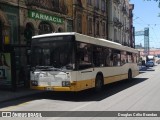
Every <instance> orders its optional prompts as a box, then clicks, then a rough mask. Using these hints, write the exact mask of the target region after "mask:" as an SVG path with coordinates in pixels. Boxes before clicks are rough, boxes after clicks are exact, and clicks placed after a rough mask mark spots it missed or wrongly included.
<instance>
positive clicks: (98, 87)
mask: <svg viewBox="0 0 160 120" xmlns="http://www.w3.org/2000/svg"><path fill="white" fill-rule="evenodd" d="M102 88H103V77H102V75H97V77H96V81H95V91H96V92H100V91H101V90H102Z"/></svg>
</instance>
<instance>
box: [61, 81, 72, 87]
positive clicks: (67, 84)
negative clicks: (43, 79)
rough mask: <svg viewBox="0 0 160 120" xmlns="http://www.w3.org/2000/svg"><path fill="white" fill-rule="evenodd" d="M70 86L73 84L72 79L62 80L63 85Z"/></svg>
mask: <svg viewBox="0 0 160 120" xmlns="http://www.w3.org/2000/svg"><path fill="white" fill-rule="evenodd" d="M69 86H71V82H70V81H62V87H69Z"/></svg>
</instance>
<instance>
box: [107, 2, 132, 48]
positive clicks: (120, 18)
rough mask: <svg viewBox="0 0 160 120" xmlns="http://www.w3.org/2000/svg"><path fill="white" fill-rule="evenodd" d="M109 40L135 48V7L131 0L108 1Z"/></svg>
mask: <svg viewBox="0 0 160 120" xmlns="http://www.w3.org/2000/svg"><path fill="white" fill-rule="evenodd" d="M107 8H108V10H107V11H108V39H109V40H111V41H114V42H117V43H121V44H122V45H126V46H129V47H133V45H132V44H133V43H134V39H133V33H134V31H133V22H132V18H133V16H132V15H133V14H132V10H133V8H134V7H133V5H130V4H129V0H108V1H107Z"/></svg>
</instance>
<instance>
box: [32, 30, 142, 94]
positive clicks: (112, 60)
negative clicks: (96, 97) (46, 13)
mask: <svg viewBox="0 0 160 120" xmlns="http://www.w3.org/2000/svg"><path fill="white" fill-rule="evenodd" d="M137 62H138V51H137V50H135V49H133V48H130V47H127V46H123V45H121V44H119V43H116V42H112V41H109V40H106V39H102V38H94V37H91V36H87V35H83V34H79V33H76V32H64V33H51V34H44V35H37V36H33V37H32V43H31V71H30V87H31V89H37V90H46V91H71V92H78V91H82V90H86V89H91V88H94V89H95V90H96V91H100V90H101V89H102V87H103V86H104V85H106V84H109V83H113V82H116V81H120V80H124V79H128V80H131V79H132V78H133V77H135V76H136V75H138V74H139V67H138V65H137Z"/></svg>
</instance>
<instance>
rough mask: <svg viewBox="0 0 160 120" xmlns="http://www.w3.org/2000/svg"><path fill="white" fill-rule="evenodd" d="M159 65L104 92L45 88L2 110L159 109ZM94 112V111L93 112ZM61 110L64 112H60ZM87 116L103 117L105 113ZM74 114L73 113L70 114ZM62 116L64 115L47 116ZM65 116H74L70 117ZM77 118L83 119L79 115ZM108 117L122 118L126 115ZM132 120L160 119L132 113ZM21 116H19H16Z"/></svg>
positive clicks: (143, 70)
mask: <svg viewBox="0 0 160 120" xmlns="http://www.w3.org/2000/svg"><path fill="white" fill-rule="evenodd" d="M159 73H160V65H156V66H154V67H153V68H152V67H150V68H143V69H142V71H140V74H139V75H138V76H137V77H136V78H134V79H133V80H132V81H126V80H124V81H120V82H117V83H113V84H109V85H106V86H105V87H104V90H103V91H102V92H101V93H98V94H96V93H94V92H93V90H87V91H83V92H80V93H66V92H56V93H55V92H51V91H48V92H44V93H40V94H36V95H34V96H33V95H32V96H29V97H25V98H23V99H17V100H15V101H10V102H4V103H3V104H1V105H0V111H160V104H159V101H160V92H159V91H160V81H159V78H160V74H159ZM93 113H94V112H93ZM60 114H62V115H63V114H64V112H61V113H60ZM94 116H96V115H91V116H90V117H85V119H89V120H90V119H92V120H96V119H98V118H99V119H104V118H103V117H98V118H96V117H94ZM71 117H72V116H71ZM45 119H62V117H55V118H45ZM65 119H75V118H74V117H72V118H70V117H67V118H65ZM76 119H81V117H78V118H76ZM106 119H112V120H117V119H118V120H123V119H124V118H123V117H118V116H115V117H111V118H108V117H106ZM130 119H131V120H132V119H133V120H135V119H136V120H137V119H138V120H141V119H145V120H146V119H148V120H150V119H152V120H153V119H158V118H157V117H153V118H144V117H130ZM17 120H18V119H17Z"/></svg>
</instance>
